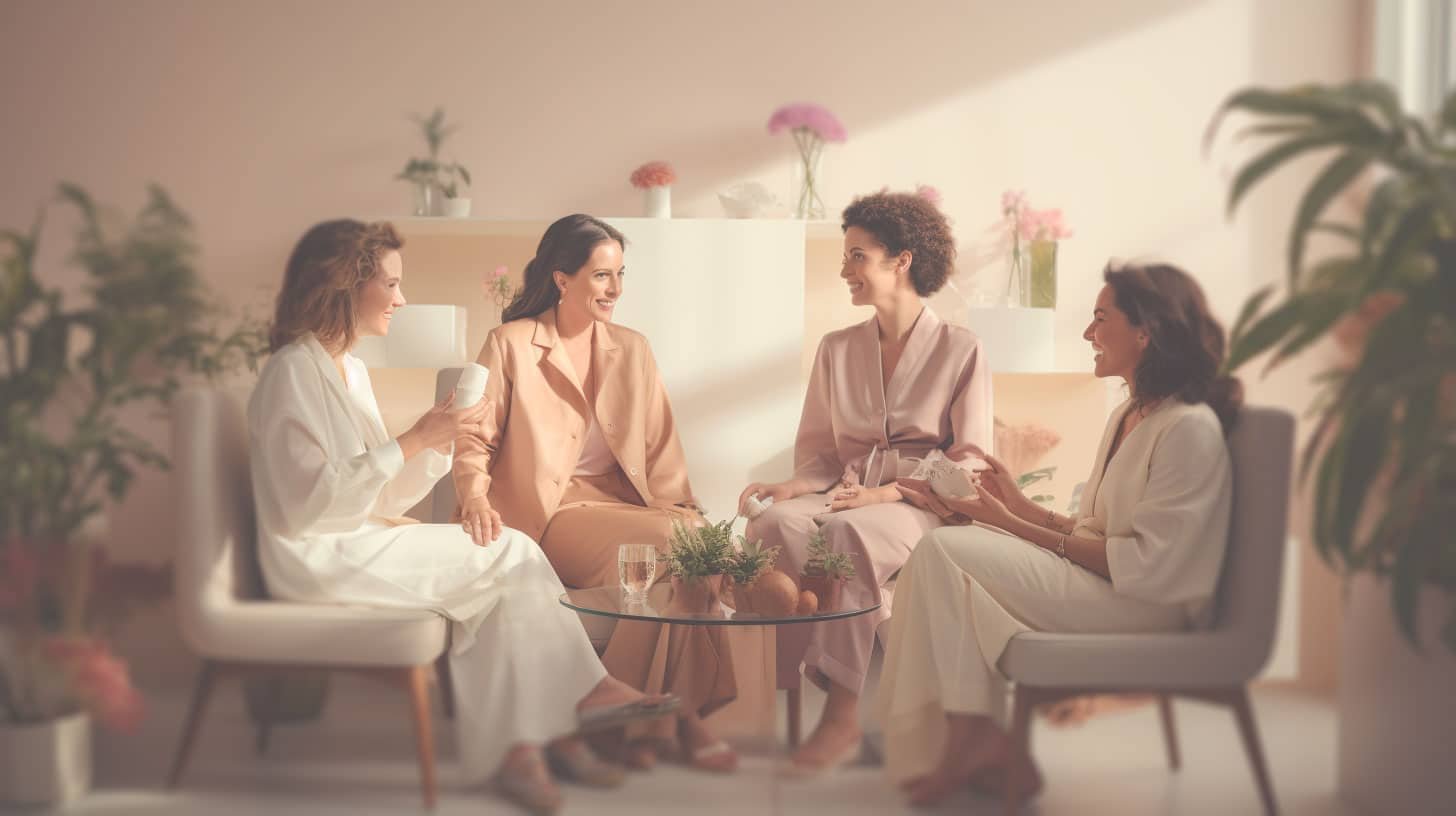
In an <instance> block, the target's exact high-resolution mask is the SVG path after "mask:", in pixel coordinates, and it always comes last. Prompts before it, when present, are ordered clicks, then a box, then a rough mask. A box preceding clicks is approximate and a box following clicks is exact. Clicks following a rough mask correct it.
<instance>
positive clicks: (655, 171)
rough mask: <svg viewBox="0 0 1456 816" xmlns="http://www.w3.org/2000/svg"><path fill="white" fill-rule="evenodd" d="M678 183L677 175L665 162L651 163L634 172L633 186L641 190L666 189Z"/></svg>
mask: <svg viewBox="0 0 1456 816" xmlns="http://www.w3.org/2000/svg"><path fill="white" fill-rule="evenodd" d="M675 181H677V173H676V172H674V171H673V169H672V165H670V164H668V163H667V162H665V161H650V162H648V163H646V164H644V165H642V166H641V167H639V168H637V169H636V170H633V171H632V178H631V182H632V186H633V187H636V188H638V189H639V190H645V189H647V188H649V187H666V186H667V185H669V184H672V183H673V182H675Z"/></svg>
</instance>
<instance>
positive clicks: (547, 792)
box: [495, 753, 563, 816]
mask: <svg viewBox="0 0 1456 816" xmlns="http://www.w3.org/2000/svg"><path fill="white" fill-rule="evenodd" d="M526 764H527V765H528V766H529V767H528V768H527V769H526V770H528V771H530V772H528V773H517V771H518V770H521V769H518V768H508V767H502V768H501V769H500V770H499V771H498V772H496V775H495V787H496V790H497V791H499V792H500V793H501V795H503V796H505V797H506V798H507V799H509V800H511V801H512V802H515V803H516V804H518V805H520V806H521V807H523V808H525V809H526V810H527V811H529V812H530V813H531V814H533V816H555V814H556V813H557V812H559V811H560V810H561V806H562V804H563V799H562V796H561V790H560V789H559V788H557V787H556V785H555V783H553V782H552V781H551V774H549V773H547V771H546V767H545V765H544V763H543V761H542V759H541V755H540V754H539V753H533V754H532V755H531V757H530V758H529V759H528V760H526Z"/></svg>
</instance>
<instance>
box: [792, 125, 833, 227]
mask: <svg viewBox="0 0 1456 816" xmlns="http://www.w3.org/2000/svg"><path fill="white" fill-rule="evenodd" d="M794 153H795V156H794V158H795V162H794V217H795V218H801V219H805V220H817V219H821V218H823V217H824V213H825V210H824V199H823V198H821V197H820V192H819V184H820V182H819V178H820V176H819V165H820V159H821V158H822V157H823V155H824V140H823V139H821V138H819V137H818V136H817V135H815V134H813V133H812V132H809V131H808V130H807V129H805V128H799V129H797V130H795V131H794Z"/></svg>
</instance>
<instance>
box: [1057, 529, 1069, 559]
mask: <svg viewBox="0 0 1456 816" xmlns="http://www.w3.org/2000/svg"><path fill="white" fill-rule="evenodd" d="M1057 556H1058V557H1060V558H1066V557H1067V534H1066V533H1063V534H1062V538H1061V540H1060V541H1058V542H1057Z"/></svg>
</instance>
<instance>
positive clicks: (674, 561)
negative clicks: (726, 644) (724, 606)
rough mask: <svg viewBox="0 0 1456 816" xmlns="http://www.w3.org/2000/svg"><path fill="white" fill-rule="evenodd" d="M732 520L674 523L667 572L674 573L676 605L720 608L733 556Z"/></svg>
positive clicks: (694, 610) (701, 610)
mask: <svg viewBox="0 0 1456 816" xmlns="http://www.w3.org/2000/svg"><path fill="white" fill-rule="evenodd" d="M733 522H734V519H729V520H727V521H720V522H718V523H717V524H704V525H702V526H695V525H691V524H687V523H685V522H682V521H675V522H673V525H672V541H671V542H670V543H669V546H668V551H667V571H668V574H669V575H671V576H672V579H671V580H672V597H673V605H674V606H676V607H678V608H680V609H682V610H684V611H687V612H692V613H698V614H701V613H708V612H712V611H714V610H715V609H717V607H718V601H719V599H720V598H721V597H722V594H723V576H724V574H725V573H727V572H728V569H729V566H730V564H731V562H732V558H733Z"/></svg>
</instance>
